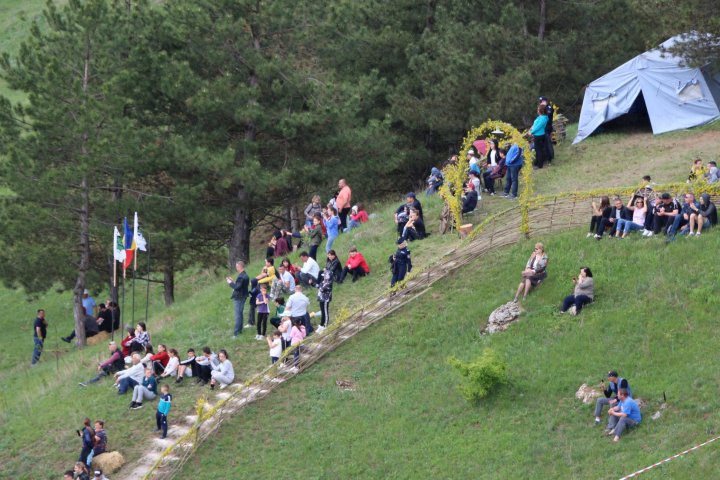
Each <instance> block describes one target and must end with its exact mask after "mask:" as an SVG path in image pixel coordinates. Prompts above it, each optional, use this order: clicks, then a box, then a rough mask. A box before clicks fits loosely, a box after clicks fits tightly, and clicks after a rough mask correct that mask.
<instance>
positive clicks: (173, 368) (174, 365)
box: [163, 357, 180, 376]
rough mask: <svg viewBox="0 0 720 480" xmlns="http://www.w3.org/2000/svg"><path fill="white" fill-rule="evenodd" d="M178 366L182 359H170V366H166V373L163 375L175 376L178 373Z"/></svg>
mask: <svg viewBox="0 0 720 480" xmlns="http://www.w3.org/2000/svg"><path fill="white" fill-rule="evenodd" d="M178 365H180V359H179V358H177V357H170V360H168V364H167V365H166V366H165V371H163V375H167V376H171V375H175V374H176V373H177V369H178Z"/></svg>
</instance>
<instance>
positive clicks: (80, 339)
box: [73, 176, 90, 346]
mask: <svg viewBox="0 0 720 480" xmlns="http://www.w3.org/2000/svg"><path fill="white" fill-rule="evenodd" d="M80 196H81V199H82V205H81V207H80V211H79V217H80V218H79V220H80V244H79V247H80V248H79V250H80V263H79V265H78V276H77V280H76V281H75V288H74V290H73V291H74V293H75V307H74V314H75V335H76V336H77V343H78V345H81V346H84V345H86V343H87V339H86V338H85V309H84V308H83V305H82V297H83V291H84V290H85V276H86V274H87V272H88V270H89V269H90V193H89V192H88V182H87V176H83V177H82V180H81V181H80Z"/></svg>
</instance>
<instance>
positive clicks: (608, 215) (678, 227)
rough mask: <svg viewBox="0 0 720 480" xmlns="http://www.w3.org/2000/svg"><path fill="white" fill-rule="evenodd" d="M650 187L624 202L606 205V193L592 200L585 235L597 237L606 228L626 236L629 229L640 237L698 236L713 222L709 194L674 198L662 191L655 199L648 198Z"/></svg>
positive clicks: (713, 209) (616, 200)
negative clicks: (598, 198)
mask: <svg viewBox="0 0 720 480" xmlns="http://www.w3.org/2000/svg"><path fill="white" fill-rule="evenodd" d="M650 193H652V190H648V188H647V187H646V188H643V189H641V190H640V191H639V192H637V193H635V194H634V195H633V196H632V198H631V199H630V202H629V204H628V205H625V204H623V201H622V199H620V198H619V197H616V198H614V199H613V202H612V206H610V199H609V198H608V197H606V196H604V197H602V198H601V199H600V203H599V204H598V203H596V202H594V201H593V202H592V210H593V215H592V218H591V221H590V232H588V234H587V236H588V237H594V238H596V239H598V240H600V239H602V238H603V235H604V234H605V232H606V231H608V235H609V236H610V237H615V238H626V237H627V236H628V235H629V234H630V233H631V232H633V231H642V236H644V237H652V236H654V235H658V234H659V233H661V232H662V233H664V234H665V235H667V237H668V240H672V239H674V238H675V235H677V234H678V233H679V234H681V235H687V236H699V235H701V234H702V232H703V230H707V229H708V228H710V227H713V226H715V225H717V221H718V218H717V208H716V206H715V204H714V203H713V202H712V200H711V199H710V195H709V194H707V193H703V194H701V195H700V198H699V199H697V198H695V195H694V194H693V193H690V192H688V193H685V194H683V196H682V199H681V200H679V199H675V198H673V197H672V195H670V193H668V192H665V193H663V194H661V195H660V196H659V197H658V198H652V195H650Z"/></svg>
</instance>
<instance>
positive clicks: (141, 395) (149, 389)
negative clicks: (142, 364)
mask: <svg viewBox="0 0 720 480" xmlns="http://www.w3.org/2000/svg"><path fill="white" fill-rule="evenodd" d="M156 396H157V380H155V375H153V369H152V368H146V369H145V377H144V378H143V380H142V383H141V384H140V385H135V387H134V388H133V394H132V401H131V402H130V409H131V410H138V409H140V408H142V407H143V400H155V397H156Z"/></svg>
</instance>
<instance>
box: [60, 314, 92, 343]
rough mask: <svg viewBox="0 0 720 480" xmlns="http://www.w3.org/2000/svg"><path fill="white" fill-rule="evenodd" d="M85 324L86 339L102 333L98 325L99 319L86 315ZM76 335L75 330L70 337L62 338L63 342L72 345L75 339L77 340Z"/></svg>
mask: <svg viewBox="0 0 720 480" xmlns="http://www.w3.org/2000/svg"><path fill="white" fill-rule="evenodd" d="M83 324H84V325H85V338H90V337H94V336H95V335H97V334H98V333H100V327H99V325H98V323H97V319H96V318H95V317H94V316H93V315H88V314H85V318H84V319H83ZM75 335H76V333H75V330H73V331H72V333H71V334H70V335H68V336H67V337H62V338H61V340H62V341H63V342H66V343H70V342H72V340H73V338H75Z"/></svg>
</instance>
